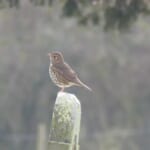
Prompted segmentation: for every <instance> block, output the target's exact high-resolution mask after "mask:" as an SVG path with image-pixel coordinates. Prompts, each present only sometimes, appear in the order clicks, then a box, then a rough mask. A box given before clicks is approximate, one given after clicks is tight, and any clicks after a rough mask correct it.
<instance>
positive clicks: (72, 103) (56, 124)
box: [49, 92, 81, 150]
mask: <svg viewBox="0 0 150 150" xmlns="http://www.w3.org/2000/svg"><path fill="white" fill-rule="evenodd" d="M80 120H81V105H80V102H79V100H78V99H77V97H76V96H75V95H74V94H70V93H65V92H59V93H58V95H57V98H56V102H55V106H54V111H53V116H52V121H51V127H50V137H49V150H54V149H55V150H60V149H61V150H78V149H79V145H78V143H79V132H80Z"/></svg>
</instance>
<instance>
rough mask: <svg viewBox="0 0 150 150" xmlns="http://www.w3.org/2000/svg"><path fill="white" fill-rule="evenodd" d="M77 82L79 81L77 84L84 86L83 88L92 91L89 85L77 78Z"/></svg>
mask: <svg viewBox="0 0 150 150" xmlns="http://www.w3.org/2000/svg"><path fill="white" fill-rule="evenodd" d="M78 82H79V84H78V86H81V87H84V88H86V89H87V90H89V91H92V89H91V88H90V87H89V86H87V85H86V84H84V83H83V82H81V81H80V80H79V81H78Z"/></svg>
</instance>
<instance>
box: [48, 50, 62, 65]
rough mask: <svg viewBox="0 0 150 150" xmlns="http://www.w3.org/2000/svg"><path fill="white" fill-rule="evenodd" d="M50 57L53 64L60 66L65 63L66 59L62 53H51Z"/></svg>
mask: <svg viewBox="0 0 150 150" xmlns="http://www.w3.org/2000/svg"><path fill="white" fill-rule="evenodd" d="M48 56H49V58H50V61H51V63H52V64H59V63H63V62H64V58H63V55H62V53H61V52H51V53H48Z"/></svg>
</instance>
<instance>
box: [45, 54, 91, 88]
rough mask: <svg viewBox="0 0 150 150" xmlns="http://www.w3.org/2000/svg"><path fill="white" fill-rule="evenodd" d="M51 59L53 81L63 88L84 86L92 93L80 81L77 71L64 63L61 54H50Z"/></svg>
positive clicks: (50, 69)
mask: <svg viewBox="0 0 150 150" xmlns="http://www.w3.org/2000/svg"><path fill="white" fill-rule="evenodd" d="M48 55H49V58H50V66H49V74H50V78H51V80H52V81H53V82H54V83H55V84H56V85H57V86H58V87H60V88H61V91H63V90H64V88H67V87H71V86H82V87H84V88H86V89H88V90H89V91H92V90H91V88H89V87H88V86H87V85H85V84H84V83H83V82H81V81H80V79H79V78H78V76H77V74H76V73H75V71H74V70H73V69H72V68H71V67H70V66H69V65H68V64H67V63H66V62H65V61H64V58H63V55H62V53H61V52H51V53H48Z"/></svg>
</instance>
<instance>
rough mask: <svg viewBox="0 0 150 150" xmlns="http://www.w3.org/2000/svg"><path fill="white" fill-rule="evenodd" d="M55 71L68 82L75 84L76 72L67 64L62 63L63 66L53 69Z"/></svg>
mask: <svg viewBox="0 0 150 150" xmlns="http://www.w3.org/2000/svg"><path fill="white" fill-rule="evenodd" d="M55 69H57V71H58V72H59V73H60V74H61V75H62V76H63V77H64V78H65V79H66V80H68V81H70V82H74V83H77V84H78V82H77V74H76V72H75V71H74V70H73V69H72V68H71V67H70V66H69V65H68V64H67V63H64V64H63V65H60V66H57V67H55Z"/></svg>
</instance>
